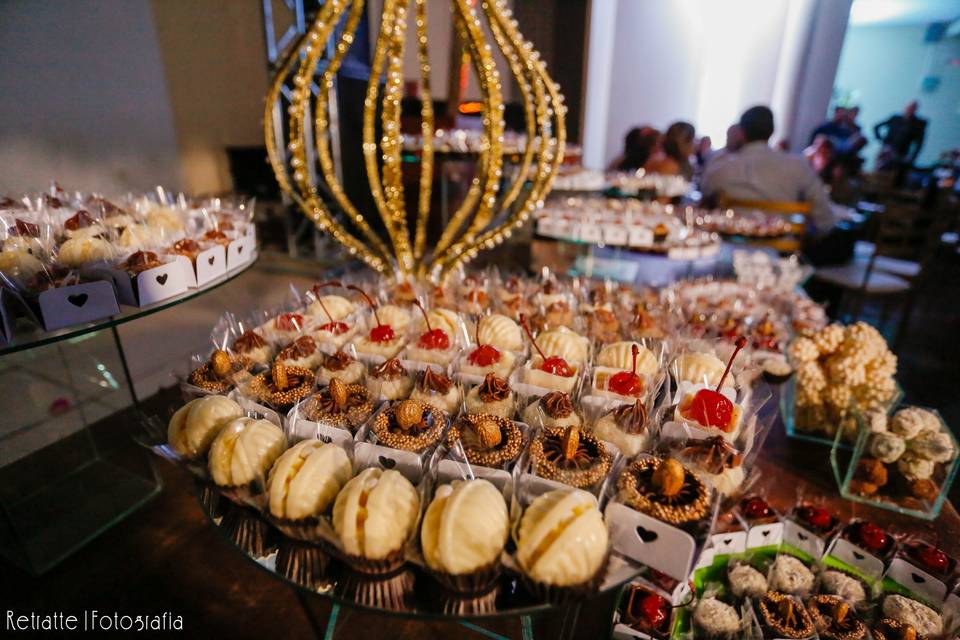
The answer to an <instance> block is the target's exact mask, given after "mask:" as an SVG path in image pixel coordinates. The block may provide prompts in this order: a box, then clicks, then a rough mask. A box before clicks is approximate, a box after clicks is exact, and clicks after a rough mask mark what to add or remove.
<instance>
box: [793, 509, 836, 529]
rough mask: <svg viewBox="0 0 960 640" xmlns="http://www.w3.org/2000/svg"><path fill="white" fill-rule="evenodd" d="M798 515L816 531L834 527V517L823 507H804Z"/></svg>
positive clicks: (798, 510)
mask: <svg viewBox="0 0 960 640" xmlns="http://www.w3.org/2000/svg"><path fill="white" fill-rule="evenodd" d="M797 515H798V516H800V518H801V519H802V520H803V521H804V522H806V523H807V524H809V525H810V526H811V527H813V528H814V529H818V530H820V531H823V530H825V529H829V528H830V527H831V526H832V525H833V516H831V515H830V512H829V511H827V510H826V509H824V508H823V507H814V506H812V505H804V506H802V507H800V508H798V509H797Z"/></svg>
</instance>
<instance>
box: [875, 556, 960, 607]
mask: <svg viewBox="0 0 960 640" xmlns="http://www.w3.org/2000/svg"><path fill="white" fill-rule="evenodd" d="M883 578H884V581H885V582H886V581H887V580H891V581H893V582H896V583H897V584H899V585H900V586H902V587H904V588H906V589H908V590H909V591H912V592H913V593H915V594H917V595H918V596H920V599H921V600H926V601H927V602H932V603H934V604H936V605H938V606H939V605H940V604H941V603H943V602H944V600H945V599H946V597H947V585H945V584H944V583H943V582H942V581H941V580H939V579H937V578H936V577H935V576H933V575H930V574H929V573H927V572H926V571H924V570H923V569H921V568H920V567H917V566H916V565H914V564H913V563H911V562H909V561H908V560H906V559H905V558H894V559H893V560H892V561H891V562H890V566H889V567H888V568H887V572H886V573H885V574H884V576H883Z"/></svg>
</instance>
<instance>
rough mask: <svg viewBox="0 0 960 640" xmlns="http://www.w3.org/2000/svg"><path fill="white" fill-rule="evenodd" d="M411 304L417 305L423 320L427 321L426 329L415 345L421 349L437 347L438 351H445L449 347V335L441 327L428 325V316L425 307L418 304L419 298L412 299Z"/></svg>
mask: <svg viewBox="0 0 960 640" xmlns="http://www.w3.org/2000/svg"><path fill="white" fill-rule="evenodd" d="M413 304H415V305H417V309H420V313H422V314H423V321H424V322H426V323H427V330H426V331H425V332H423V333H422V334H420V339H419V340H418V341H417V346H419V347H420V348H421V349H437V350H439V351H445V350H447V349H449V348H450V336H448V335H447V332H446V331H444V330H443V329H439V328H438V329H434V328H433V327H431V326H430V318H429V316H428V315H427V311H426V309H424V308H423V305H422V304H420V301H419V300H414V301H413Z"/></svg>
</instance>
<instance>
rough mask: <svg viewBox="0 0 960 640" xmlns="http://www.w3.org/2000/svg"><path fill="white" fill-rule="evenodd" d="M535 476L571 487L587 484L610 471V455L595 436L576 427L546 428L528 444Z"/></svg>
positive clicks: (594, 481)
mask: <svg viewBox="0 0 960 640" xmlns="http://www.w3.org/2000/svg"><path fill="white" fill-rule="evenodd" d="M530 459H531V460H532V461H533V467H534V470H535V471H536V473H537V475H538V476H540V477H541V478H546V479H548V480H556V481H557V482H562V483H564V484H569V485H570V486H572V487H577V488H582V487H589V486H591V485H593V484H595V483H596V482H598V481H599V480H601V479H602V478H603V477H604V476H605V475H607V471H609V470H610V462H611V455H610V453H609V452H607V449H606V447H605V446H604V445H603V442H601V441H600V440H599V439H598V438H597V437H596V436H594V435H593V434H592V433H585V432H582V431H580V429H579V428H578V427H576V426H569V427H567V428H565V429H563V428H560V427H549V428H545V429H544V430H543V431H541V432H540V433H539V434H538V435H537V437H536V438H534V440H533V443H532V444H531V445H530Z"/></svg>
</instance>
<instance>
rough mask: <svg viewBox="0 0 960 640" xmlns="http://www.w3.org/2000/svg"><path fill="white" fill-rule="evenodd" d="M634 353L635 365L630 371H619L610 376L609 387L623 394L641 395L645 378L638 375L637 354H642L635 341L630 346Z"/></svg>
mask: <svg viewBox="0 0 960 640" xmlns="http://www.w3.org/2000/svg"><path fill="white" fill-rule="evenodd" d="M630 351H631V352H632V354H633V366H632V367H631V368H630V371H619V372H617V373H615V374H613V375H612V376H611V377H610V382H608V383H607V388H608V389H609V390H610V391H613V392H614V393H618V394H620V395H621V396H633V397H636V396H639V395H640V394H641V393H643V378H641V377H640V376H638V375H637V356H638V355H640V347H638V346H637V345H636V343H634V344H633V345H632V346H631V347H630Z"/></svg>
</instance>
